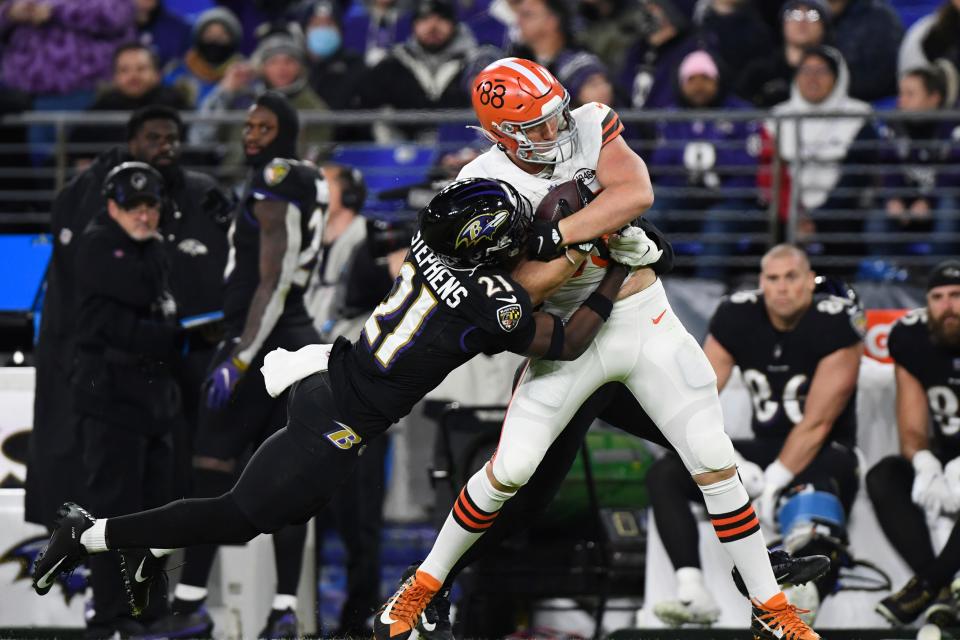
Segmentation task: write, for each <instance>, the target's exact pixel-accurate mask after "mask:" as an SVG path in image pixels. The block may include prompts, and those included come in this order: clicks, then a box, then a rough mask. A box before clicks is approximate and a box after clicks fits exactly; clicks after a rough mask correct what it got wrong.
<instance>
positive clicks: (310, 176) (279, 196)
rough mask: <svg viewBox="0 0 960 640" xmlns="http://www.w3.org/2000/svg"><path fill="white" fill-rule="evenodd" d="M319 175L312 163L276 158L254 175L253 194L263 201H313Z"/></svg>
mask: <svg viewBox="0 0 960 640" xmlns="http://www.w3.org/2000/svg"><path fill="white" fill-rule="evenodd" d="M318 175H319V172H318V171H317V168H316V166H314V165H313V164H311V163H308V162H301V161H299V160H291V159H287V158H274V159H273V160H271V161H270V162H268V163H267V164H266V165H264V167H263V169H261V170H259V171H257V172H256V173H255V174H254V176H253V184H252V189H251V192H252V193H253V196H254V197H255V198H258V199H261V200H287V201H291V202H299V201H301V200H312V199H314V198H315V192H316V181H317V177H318Z"/></svg>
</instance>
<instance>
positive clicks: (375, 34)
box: [343, 0, 413, 68]
mask: <svg viewBox="0 0 960 640" xmlns="http://www.w3.org/2000/svg"><path fill="white" fill-rule="evenodd" d="M398 4H399V3H398V2H397V0H364V1H363V2H352V3H350V8H349V10H348V11H347V13H346V14H345V15H344V18H343V46H344V48H346V49H347V51H352V52H353V53H357V54H359V55H361V56H363V62H364V64H366V65H367V66H368V67H370V68H373V67H375V66H377V64H379V63H380V61H381V60H383V59H384V58H385V57H387V54H388V53H390V49H392V48H393V46H394V45H398V44H401V43H403V42H405V41H406V40H407V38H409V37H410V34H411V32H412V30H413V23H412V19H411V16H410V13H409V11H406V10H404V9H401V8H400V7H399V6H398Z"/></svg>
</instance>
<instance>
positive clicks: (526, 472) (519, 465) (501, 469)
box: [493, 447, 543, 489]
mask: <svg viewBox="0 0 960 640" xmlns="http://www.w3.org/2000/svg"><path fill="white" fill-rule="evenodd" d="M542 459H543V456H542V455H538V454H537V453H536V452H534V451H532V450H529V449H526V448H522V447H512V448H510V449H506V450H504V451H497V453H496V455H495V456H494V458H493V477H494V478H496V479H497V481H498V482H500V484H503V485H506V486H508V487H512V488H516V489H519V488H520V487H522V486H523V485H525V484H527V482H529V481H530V478H532V477H533V474H534V472H536V470H537V467H538V466H539V465H540V461H541V460H542Z"/></svg>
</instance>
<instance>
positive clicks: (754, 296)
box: [720, 289, 763, 309]
mask: <svg viewBox="0 0 960 640" xmlns="http://www.w3.org/2000/svg"><path fill="white" fill-rule="evenodd" d="M758 304H763V293H761V291H760V289H744V290H743V291H734V292H733V293H731V294H730V295H728V296H724V298H723V299H722V300H721V301H720V305H721V306H727V307H730V308H734V309H736V308H744V309H745V308H749V307H755V306H757V305H758Z"/></svg>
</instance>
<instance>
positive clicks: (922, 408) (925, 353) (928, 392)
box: [867, 260, 960, 627]
mask: <svg viewBox="0 0 960 640" xmlns="http://www.w3.org/2000/svg"><path fill="white" fill-rule="evenodd" d="M887 345H888V347H889V349H890V357H891V358H893V362H894V370H895V372H896V373H895V375H896V383H897V424H898V427H899V433H900V455H897V456H890V457H887V458H884V459H883V460H881V461H880V462H878V463H877V464H876V466H874V467H873V468H872V469H870V472H869V473H868V474H867V492H868V493H869V495H870V499H871V500H872V501H873V506H874V511H875V512H876V514H877V520H878V521H879V522H880V526H881V527H882V528H883V532H884V533H885V534H886V536H887V539H889V540H890V542H891V544H893V546H894V548H895V549H896V550H897V551H898V552H899V553H900V555H901V556H902V557H903V559H904V560H906V562H907V564H908V565H910V569H912V570H913V573H914V577H913V578H911V579H910V581H909V582H907V584H906V586H904V587H903V588H902V589H901V590H900V591H898V592H896V593H894V594H893V595H891V596H889V597H887V598H884V599H883V600H882V601H881V602H880V603H879V604H878V605H877V612H878V613H880V614H881V615H883V616H884V617H885V618H887V619H888V620H890V622H892V623H893V624H897V625H900V624H909V623H910V622H913V621H914V620H916V619H917V618H918V617H920V616H921V615H926V617H927V619H928V620H929V621H930V622H933V623H935V624H937V626H941V627H942V626H950V627H955V626H957V624H956V617H955V615H954V614H953V606H952V603H951V598H950V590H949V588H948V585H949V584H950V581H951V580H952V579H953V577H954V575H955V574H956V573H957V571H958V570H960V528H958V527H957V526H954V528H953V531H952V533H951V534H950V537H949V539H948V540H947V543H946V545H945V546H944V548H943V550H942V551H941V552H940V554H939V555H938V554H935V553H934V551H933V545H932V543H931V541H930V530H929V528H928V525H927V523H928V522H931V521H934V520H936V518H937V517H938V516H939V515H940V514H941V513H946V514H950V515H954V514H956V513H957V511H958V510H960V457H958V456H960V401H958V397H960V261H957V260H947V261H945V262H942V263H940V264H938V265H937V266H936V267H934V269H933V271H931V273H930V276H929V278H928V280H927V305H926V306H925V307H922V308H920V309H916V310H914V311H911V312H910V313H908V314H907V315H905V316H903V317H902V318H900V320H898V321H897V323H896V324H895V325H894V326H893V329H892V330H891V331H890V336H889V338H888V339H887ZM931 429H932V432H933V433H932V437H931V435H930V433H931Z"/></svg>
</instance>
